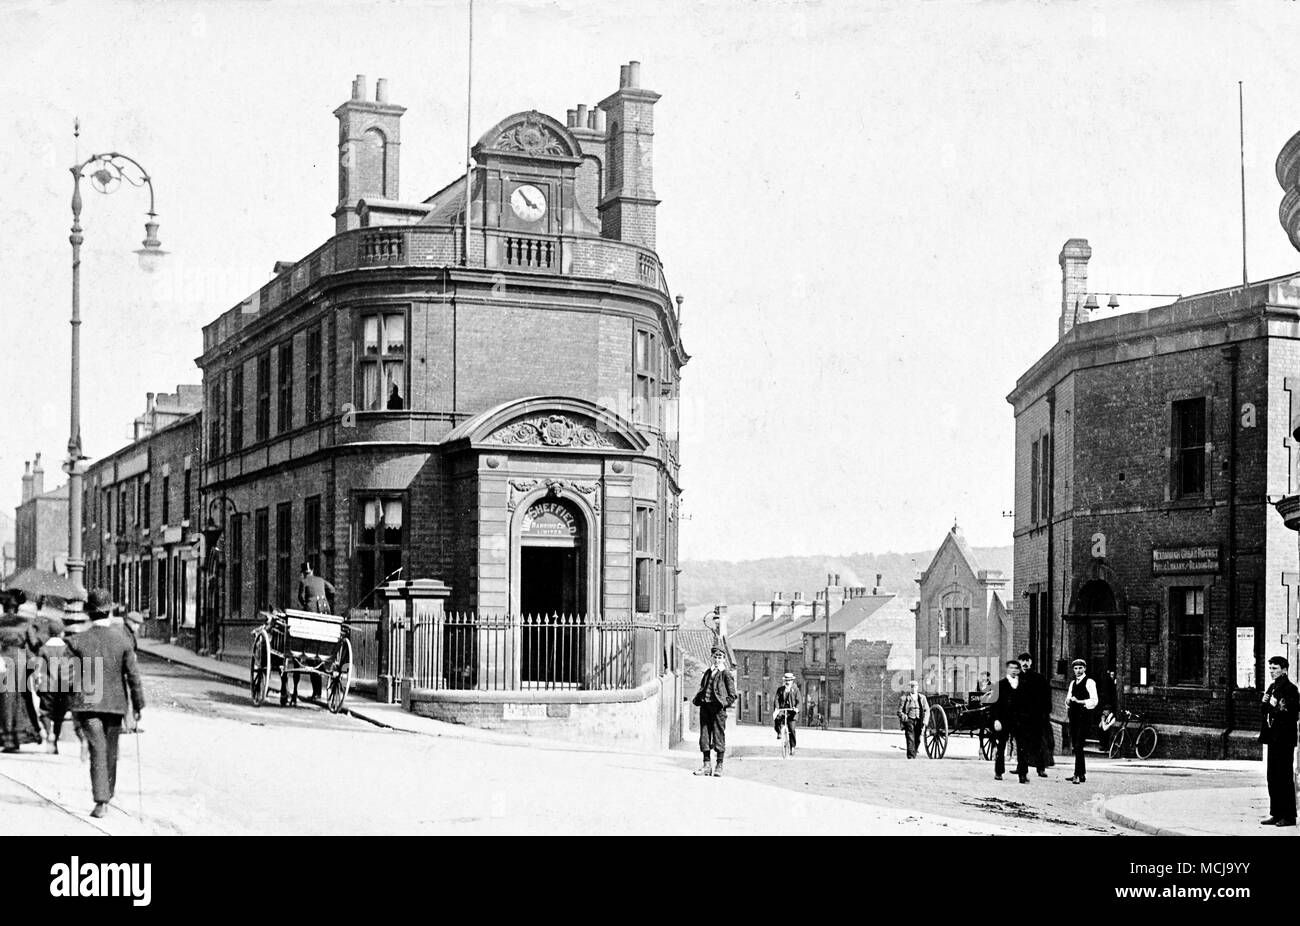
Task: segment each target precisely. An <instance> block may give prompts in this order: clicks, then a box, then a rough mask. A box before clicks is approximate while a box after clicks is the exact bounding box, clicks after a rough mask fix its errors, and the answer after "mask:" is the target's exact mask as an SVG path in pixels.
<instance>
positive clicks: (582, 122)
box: [576, 103, 587, 129]
mask: <svg viewBox="0 0 1300 926" xmlns="http://www.w3.org/2000/svg"><path fill="white" fill-rule="evenodd" d="M586 124H587V104H586V103H579V104H578V121H577V123H576V125H577V127H578V128H580V129H581V128H583V127H585V126H586Z"/></svg>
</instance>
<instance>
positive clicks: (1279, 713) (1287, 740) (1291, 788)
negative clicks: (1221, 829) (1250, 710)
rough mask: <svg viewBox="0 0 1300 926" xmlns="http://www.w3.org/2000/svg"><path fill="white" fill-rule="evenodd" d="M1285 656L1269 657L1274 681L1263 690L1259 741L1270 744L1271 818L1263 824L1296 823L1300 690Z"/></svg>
mask: <svg viewBox="0 0 1300 926" xmlns="http://www.w3.org/2000/svg"><path fill="white" fill-rule="evenodd" d="M1288 667H1289V664H1288V663H1287V660H1286V657H1285V656H1273V657H1271V658H1270V659H1269V660H1268V677H1269V678H1271V679H1272V680H1273V681H1272V683H1271V684H1270V685H1269V686H1268V690H1267V691H1265V692H1264V697H1263V698H1262V699H1261V700H1262V702H1263V712H1264V719H1263V725H1262V728H1261V729H1260V731H1259V741H1260V742H1261V743H1264V744H1265V745H1266V746H1268V757H1267V768H1268V772H1267V774H1268V819H1266V820H1260V821H1259V822H1260V823H1261V824H1262V825H1263V826H1295V781H1294V778H1293V772H1292V765H1291V763H1292V759H1293V757H1294V755H1295V746H1296V719H1297V717H1300V713H1298V711H1300V691H1297V690H1296V686H1295V685H1294V684H1293V683H1292V682H1291V679H1289V678H1287V675H1286V670H1287V668H1288Z"/></svg>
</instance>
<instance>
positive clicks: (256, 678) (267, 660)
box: [248, 633, 271, 707]
mask: <svg viewBox="0 0 1300 926" xmlns="http://www.w3.org/2000/svg"><path fill="white" fill-rule="evenodd" d="M248 674H249V688H251V689H252V695H253V706H254V707H261V706H262V704H263V703H264V702H265V701H266V692H267V689H268V688H269V687H270V685H271V641H270V640H268V639H267V638H266V634H264V633H256V634H254V635H253V653H252V658H251V666H250V668H249V673H248Z"/></svg>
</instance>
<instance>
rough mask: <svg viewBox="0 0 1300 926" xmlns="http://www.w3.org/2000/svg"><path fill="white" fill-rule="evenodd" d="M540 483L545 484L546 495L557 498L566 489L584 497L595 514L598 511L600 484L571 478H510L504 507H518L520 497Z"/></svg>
mask: <svg viewBox="0 0 1300 926" xmlns="http://www.w3.org/2000/svg"><path fill="white" fill-rule="evenodd" d="M542 485H545V486H546V494H547V495H554V496H556V497H557V498H558V497H559V496H560V494H561V493H562V492H564V491H565V490H566V489H567V490H568V491H570V492H573V493H574V494H576V495H579V496H581V497H583V498H585V499H586V500H587V503H588V504H589V505H591V509H592V510H593V511H595V512H596V513H597V514H599V513H600V484H599V483H597V482H575V481H573V480H572V479H511V480H510V498H509V500H508V501H507V503H506V507H507V508H508V509H509V510H510V511H514V510H515V509H516V508H518V507H519V501H520V499H522V498H523V497H524V496H526V495H527V494H528V493H530V492H532V491H533V490H534V489H536V488H537V487H538V486H542Z"/></svg>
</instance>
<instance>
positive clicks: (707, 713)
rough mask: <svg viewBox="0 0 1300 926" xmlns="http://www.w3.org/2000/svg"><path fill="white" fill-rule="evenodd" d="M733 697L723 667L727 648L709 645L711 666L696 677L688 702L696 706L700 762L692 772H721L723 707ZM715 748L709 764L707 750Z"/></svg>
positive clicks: (732, 685)
mask: <svg viewBox="0 0 1300 926" xmlns="http://www.w3.org/2000/svg"><path fill="white" fill-rule="evenodd" d="M735 700H736V683H735V682H733V681H732V680H731V672H730V670H729V669H728V668H727V651H726V650H724V649H723V648H722V647H720V646H715V647H713V667H712V668H711V669H709V670H708V671H707V672H705V673H704V677H703V678H701V679H700V690H699V691H697V692H696V693H695V697H694V698H693V699H692V700H691V703H692V704H694V705H695V706H696V707H698V708H699V709H700V752H701V753H703V755H704V764H703V765H702V766H700V767H699V768H698V769H696V770H695V774H696V775H714V776H719V777H720V776H721V775H722V759H723V756H724V755H725V753H726V751H727V708H729V707H731V705H732V703H733V702H735ZM710 752H716V753H717V755H718V764H717V767H716V768H715V767H714V766H712V765H710V764H709V753H710Z"/></svg>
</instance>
